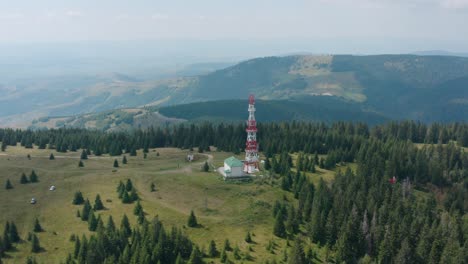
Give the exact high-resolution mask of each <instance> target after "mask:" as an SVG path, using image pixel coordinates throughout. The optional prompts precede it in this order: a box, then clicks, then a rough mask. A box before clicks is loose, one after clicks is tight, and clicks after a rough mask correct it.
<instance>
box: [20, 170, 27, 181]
mask: <svg viewBox="0 0 468 264" xmlns="http://www.w3.org/2000/svg"><path fill="white" fill-rule="evenodd" d="M28 182H29V181H28V178H27V177H26V174H24V172H23V173H22V174H21V179H20V183H21V184H26V183H28Z"/></svg>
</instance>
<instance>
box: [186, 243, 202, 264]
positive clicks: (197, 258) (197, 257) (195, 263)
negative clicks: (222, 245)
mask: <svg viewBox="0 0 468 264" xmlns="http://www.w3.org/2000/svg"><path fill="white" fill-rule="evenodd" d="M203 263H204V262H203V256H202V253H201V252H200V249H199V248H198V247H197V246H194V247H193V249H192V253H191V254H190V258H189V261H188V264H203Z"/></svg>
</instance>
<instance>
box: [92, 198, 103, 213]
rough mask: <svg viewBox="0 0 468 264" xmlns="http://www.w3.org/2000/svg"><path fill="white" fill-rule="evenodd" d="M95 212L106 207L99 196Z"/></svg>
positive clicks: (95, 203)
mask: <svg viewBox="0 0 468 264" xmlns="http://www.w3.org/2000/svg"><path fill="white" fill-rule="evenodd" d="M93 209H94V211H99V210H104V205H103V204H102V201H101V196H100V195H99V194H98V195H96V199H95V200H94V207H93Z"/></svg>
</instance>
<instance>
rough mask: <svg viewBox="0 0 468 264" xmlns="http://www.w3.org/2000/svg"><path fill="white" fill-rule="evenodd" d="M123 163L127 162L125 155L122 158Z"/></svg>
mask: <svg viewBox="0 0 468 264" xmlns="http://www.w3.org/2000/svg"><path fill="white" fill-rule="evenodd" d="M122 164H127V156H125V155H124V156H123V158H122Z"/></svg>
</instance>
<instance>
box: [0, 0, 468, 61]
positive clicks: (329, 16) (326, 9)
mask: <svg viewBox="0 0 468 264" xmlns="http://www.w3.org/2000/svg"><path fill="white" fill-rule="evenodd" d="M37 47H39V48H37ZM61 47H74V48H73V49H74V50H75V51H77V52H78V51H79V52H82V53H85V54H93V52H98V53H106V52H107V53H109V54H115V53H122V54H133V55H135V54H136V55H140V56H144V54H145V52H146V51H148V50H150V51H151V52H152V53H154V54H179V53H180V54H186V55H192V56H197V55H200V56H210V55H211V56H214V57H216V56H225V57H229V56H234V57H235V56H255V55H269V54H276V55H282V54H289V53H297V52H310V53H335V54H336V53H353V54H375V53H408V52H412V51H421V50H448V51H454V52H468V0H287V1H286V0H282V1H280V0H268V1H267V0H195V1H180V0H171V1H159V0H152V1H151V0H133V1H130V0H129V1H122V0H79V1H78V0H76V1H70V0H41V1H35V0H29V1H25V0H15V1H11V0H8V1H7V0H0V48H1V49H0V54H3V55H5V54H15V53H21V52H30V51H31V50H34V48H37V49H38V50H41V49H47V48H49V49H53V50H60V49H61ZM70 49H71V48H70ZM70 49H68V50H70ZM64 50H65V51H66V50H67V48H65V49H64Z"/></svg>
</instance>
